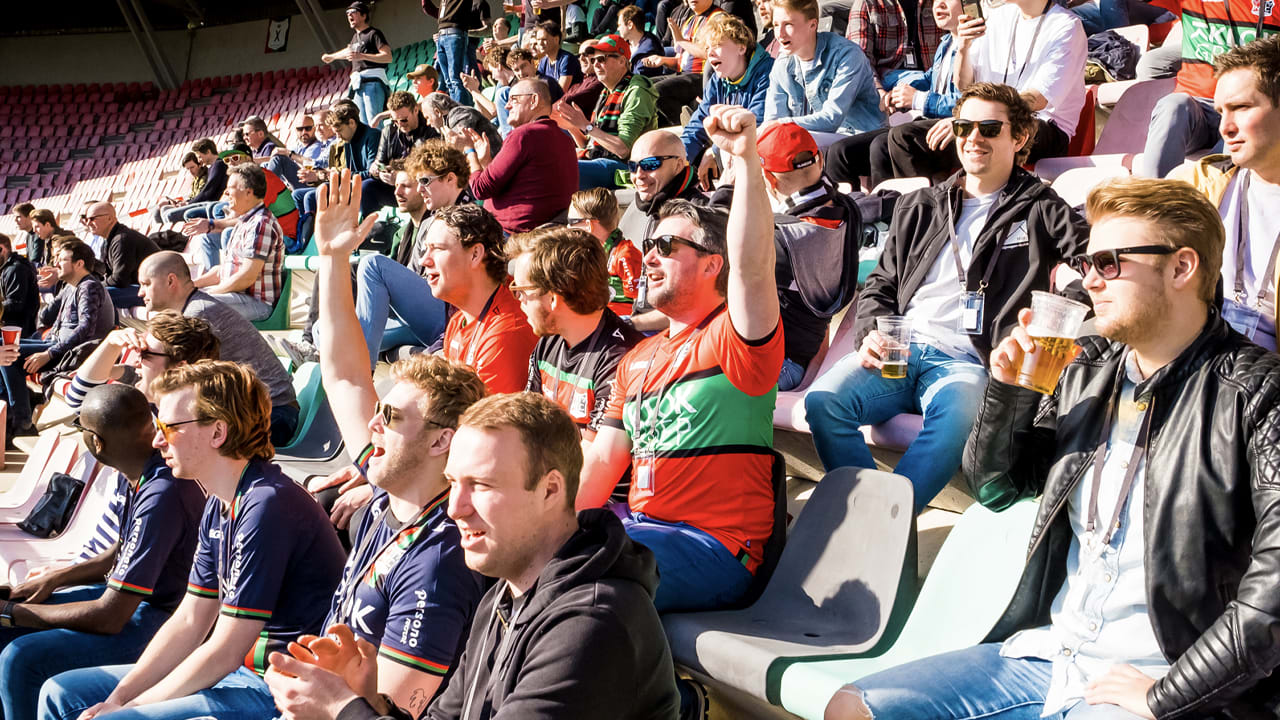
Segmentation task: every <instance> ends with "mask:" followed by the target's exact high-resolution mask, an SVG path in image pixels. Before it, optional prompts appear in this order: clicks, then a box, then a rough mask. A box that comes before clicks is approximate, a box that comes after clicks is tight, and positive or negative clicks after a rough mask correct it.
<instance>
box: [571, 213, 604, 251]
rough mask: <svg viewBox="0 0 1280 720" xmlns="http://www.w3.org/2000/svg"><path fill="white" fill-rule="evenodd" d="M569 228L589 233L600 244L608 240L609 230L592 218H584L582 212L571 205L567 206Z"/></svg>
mask: <svg viewBox="0 0 1280 720" xmlns="http://www.w3.org/2000/svg"><path fill="white" fill-rule="evenodd" d="M568 224H569V227H571V228H573V229H574V230H581V231H583V232H587V233H591V236H592V237H594V238H595V239H597V240H599V241H600V242H604V241H605V240H608V239H609V230H607V229H605V226H604V225H603V224H602V223H601V222H600V221H599V220H594V219H592V218H588V217H584V216H583V214H582V211H580V210H578V208H576V207H574V206H573V205H570V206H569V223H568Z"/></svg>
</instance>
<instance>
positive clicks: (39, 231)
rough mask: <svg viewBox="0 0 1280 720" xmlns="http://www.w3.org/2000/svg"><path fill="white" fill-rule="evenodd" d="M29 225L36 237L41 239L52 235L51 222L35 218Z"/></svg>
mask: <svg viewBox="0 0 1280 720" xmlns="http://www.w3.org/2000/svg"><path fill="white" fill-rule="evenodd" d="M31 227H32V229H33V230H34V232H35V234H36V237H38V238H40V239H41V240H48V239H49V238H51V237H53V223H46V222H40V221H39V220H36V221H34V222H33V223H32V224H31Z"/></svg>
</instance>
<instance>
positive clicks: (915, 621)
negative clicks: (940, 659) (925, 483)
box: [779, 480, 1039, 720]
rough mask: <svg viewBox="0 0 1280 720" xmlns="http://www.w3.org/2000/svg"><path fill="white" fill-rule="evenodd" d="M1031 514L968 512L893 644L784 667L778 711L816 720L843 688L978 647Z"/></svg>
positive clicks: (1000, 605) (1016, 573) (1004, 596)
mask: <svg viewBox="0 0 1280 720" xmlns="http://www.w3.org/2000/svg"><path fill="white" fill-rule="evenodd" d="M823 482H826V481H825V480H824V481H823ZM814 496H815V497H816V496H817V492H816V491H815V493H814ZM1038 508H1039V503H1038V502H1036V501H1034V500H1028V501H1023V502H1020V503H1017V504H1015V505H1013V506H1012V507H1010V508H1008V509H1006V510H1004V511H1003V512H999V513H993V512H991V511H990V510H988V509H986V508H984V507H982V506H981V505H973V506H970V507H969V509H968V510H966V511H965V512H964V514H963V515H962V516H961V517H960V519H959V521H958V522H956V524H955V527H953V528H952V529H951V534H950V535H948V536H947V540H946V542H945V543H943V545H942V549H941V550H939V551H938V556H937V558H935V559H934V561H933V566H932V568H931V569H930V570H929V575H928V577H927V578H926V579H925V581H924V585H923V586H922V587H921V589H920V595H919V596H918V597H917V598H916V601H915V606H914V607H913V608H912V609H911V612H910V616H909V617H908V618H907V621H906V626H905V627H903V629H902V632H901V634H900V635H899V636H898V638H897V641H896V642H894V643H893V644H892V646H891V647H887V648H877V650H881V651H882V652H879V653H878V654H876V653H864V654H862V655H860V656H852V655H851V656H850V657H847V658H824V659H821V660H816V661H802V662H794V663H791V664H789V665H788V666H787V667H786V668H783V669H782V672H781V680H780V683H779V684H780V686H781V687H780V704H781V705H782V707H783V708H784V709H786V710H787V711H788V712H791V713H794V714H796V715H799V716H800V717H802V718H807V719H808V720H821V718H822V716H823V710H824V709H825V708H826V705H827V702H828V700H830V698H831V696H832V695H834V694H835V693H836V691H837V690H839V689H840V688H841V687H843V686H844V685H846V684H848V683H851V682H856V681H857V680H858V679H860V678H864V677H866V676H868V675H871V674H872V673H876V672H879V671H881V670H885V669H887V668H891V667H895V666H898V665H901V664H903V663H906V662H911V661H912V660H918V659H920V658H924V657H928V656H930V655H936V654H938V653H942V652H948V651H951V650H959V649H961V648H966V647H970V646H973V645H976V644H978V643H980V642H982V640H983V638H985V637H986V635H987V633H988V632H990V631H991V628H992V627H994V626H995V623H996V621H997V620H999V619H1000V616H1001V614H1003V613H1004V611H1005V608H1006V607H1007V606H1008V604H1009V601H1010V600H1011V599H1012V598H1013V593H1014V590H1015V588H1016V587H1017V584H1018V579H1019V578H1020V577H1021V576H1022V569H1023V567H1024V565H1025V564H1026V552H1027V542H1028V539H1029V538H1030V536H1031V528H1032V525H1033V524H1034V522H1035V519H1036V512H1037V510H1038ZM805 509H806V510H807V509H808V505H806V506H805Z"/></svg>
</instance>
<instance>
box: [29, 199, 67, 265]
mask: <svg viewBox="0 0 1280 720" xmlns="http://www.w3.org/2000/svg"><path fill="white" fill-rule="evenodd" d="M28 217H30V219H31V232H32V234H34V235H35V236H36V247H37V248H38V249H40V250H41V251H42V252H41V254H40V255H39V256H38V257H37V258H36V260H34V261H33V262H35V263H36V266H37V267H45V266H46V265H53V264H54V262H55V260H56V258H54V257H53V249H52V248H50V247H49V243H50V241H52V240H53V236H54V235H65V234H67V231H66V230H63V229H62V227H61V226H59V225H58V218H57V216H56V215H54V214H53V211H52V210H46V209H44V208H39V209H36V210H32V211H31V214H30V215H29V216H28ZM27 247H28V248H30V247H31V245H27ZM28 256H29V255H28Z"/></svg>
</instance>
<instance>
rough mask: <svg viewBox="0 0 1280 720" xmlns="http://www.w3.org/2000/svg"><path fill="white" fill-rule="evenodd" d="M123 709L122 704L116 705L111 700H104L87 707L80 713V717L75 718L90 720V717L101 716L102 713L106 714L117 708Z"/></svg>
mask: <svg viewBox="0 0 1280 720" xmlns="http://www.w3.org/2000/svg"><path fill="white" fill-rule="evenodd" d="M123 709H124V706H123V705H118V704H116V703H113V702H111V701H110V700H104V701H102V702H100V703H98V704H97V705H93V706H91V707H89V708H88V709H86V710H85V711H84V712H82V713H80V717H79V718H77V719H76V720H92V718H97V717H102V716H103V715H108V714H110V713H113V712H115V711H117V710H123Z"/></svg>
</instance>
